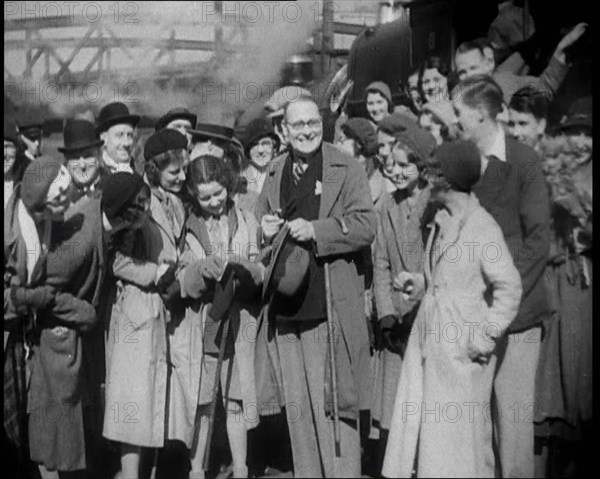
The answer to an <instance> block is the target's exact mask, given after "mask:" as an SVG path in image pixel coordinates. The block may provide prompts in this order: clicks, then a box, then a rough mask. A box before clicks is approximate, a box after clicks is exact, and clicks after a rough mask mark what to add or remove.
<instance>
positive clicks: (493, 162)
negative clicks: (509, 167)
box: [481, 155, 502, 178]
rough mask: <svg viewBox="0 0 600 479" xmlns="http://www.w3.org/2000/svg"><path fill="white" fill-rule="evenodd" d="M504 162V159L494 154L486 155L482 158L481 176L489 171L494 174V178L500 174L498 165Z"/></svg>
mask: <svg viewBox="0 0 600 479" xmlns="http://www.w3.org/2000/svg"><path fill="white" fill-rule="evenodd" d="M501 164H502V161H501V160H499V159H498V158H496V156H494V155H486V156H484V157H483V158H482V161H481V178H483V176H484V175H485V173H486V172H487V171H489V174H490V175H491V176H492V178H496V177H497V175H498V167H499V166H500V165H501Z"/></svg>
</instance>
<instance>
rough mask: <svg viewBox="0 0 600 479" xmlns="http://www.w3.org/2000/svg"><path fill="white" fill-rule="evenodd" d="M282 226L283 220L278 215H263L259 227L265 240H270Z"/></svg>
mask: <svg viewBox="0 0 600 479" xmlns="http://www.w3.org/2000/svg"><path fill="white" fill-rule="evenodd" d="M282 226H283V220H282V219H281V218H280V217H279V216H275V215H264V216H263V217H262V219H261V220H260V227H261V228H262V234H263V237H264V239H265V241H270V240H271V239H272V238H273V237H274V236H275V235H276V234H277V233H278V232H279V230H280V229H281V227H282Z"/></svg>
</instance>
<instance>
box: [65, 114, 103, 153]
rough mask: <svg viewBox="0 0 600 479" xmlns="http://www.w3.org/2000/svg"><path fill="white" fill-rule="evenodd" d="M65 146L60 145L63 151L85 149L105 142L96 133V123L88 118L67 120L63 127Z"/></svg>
mask: <svg viewBox="0 0 600 479" xmlns="http://www.w3.org/2000/svg"><path fill="white" fill-rule="evenodd" d="M63 139H64V146H62V147H58V151H60V152H61V153H69V152H72V151H80V150H85V149H86V148H93V147H99V146H102V145H103V144H104V141H102V140H100V139H99V138H98V136H97V135H96V130H95V129H94V125H93V124H92V123H91V122H89V121H87V120H80V119H75V120H67V122H66V123H65V127H64V129H63Z"/></svg>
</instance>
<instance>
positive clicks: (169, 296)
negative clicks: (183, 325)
mask: <svg viewBox="0 0 600 479" xmlns="http://www.w3.org/2000/svg"><path fill="white" fill-rule="evenodd" d="M160 297H161V298H162V300H163V303H165V306H167V308H169V309H171V307H172V306H173V305H174V302H176V301H178V300H181V285H180V284H179V281H177V280H175V281H173V282H172V283H171V284H170V285H169V286H168V287H167V288H166V289H165V290H164V291H162V292H161V293H160Z"/></svg>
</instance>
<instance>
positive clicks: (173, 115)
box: [155, 108, 198, 131]
mask: <svg viewBox="0 0 600 479" xmlns="http://www.w3.org/2000/svg"><path fill="white" fill-rule="evenodd" d="M179 119H182V120H188V121H189V122H190V123H191V124H192V128H196V122H197V121H198V116H197V115H194V114H193V113H192V112H190V111H189V110H188V109H187V108H173V109H171V110H169V111H168V112H167V113H166V114H165V115H163V116H161V117H160V118H159V119H158V121H157V122H156V127H155V129H156V131H158V130H161V129H163V128H166V126H167V125H168V124H169V123H171V122H172V121H173V120H179Z"/></svg>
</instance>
